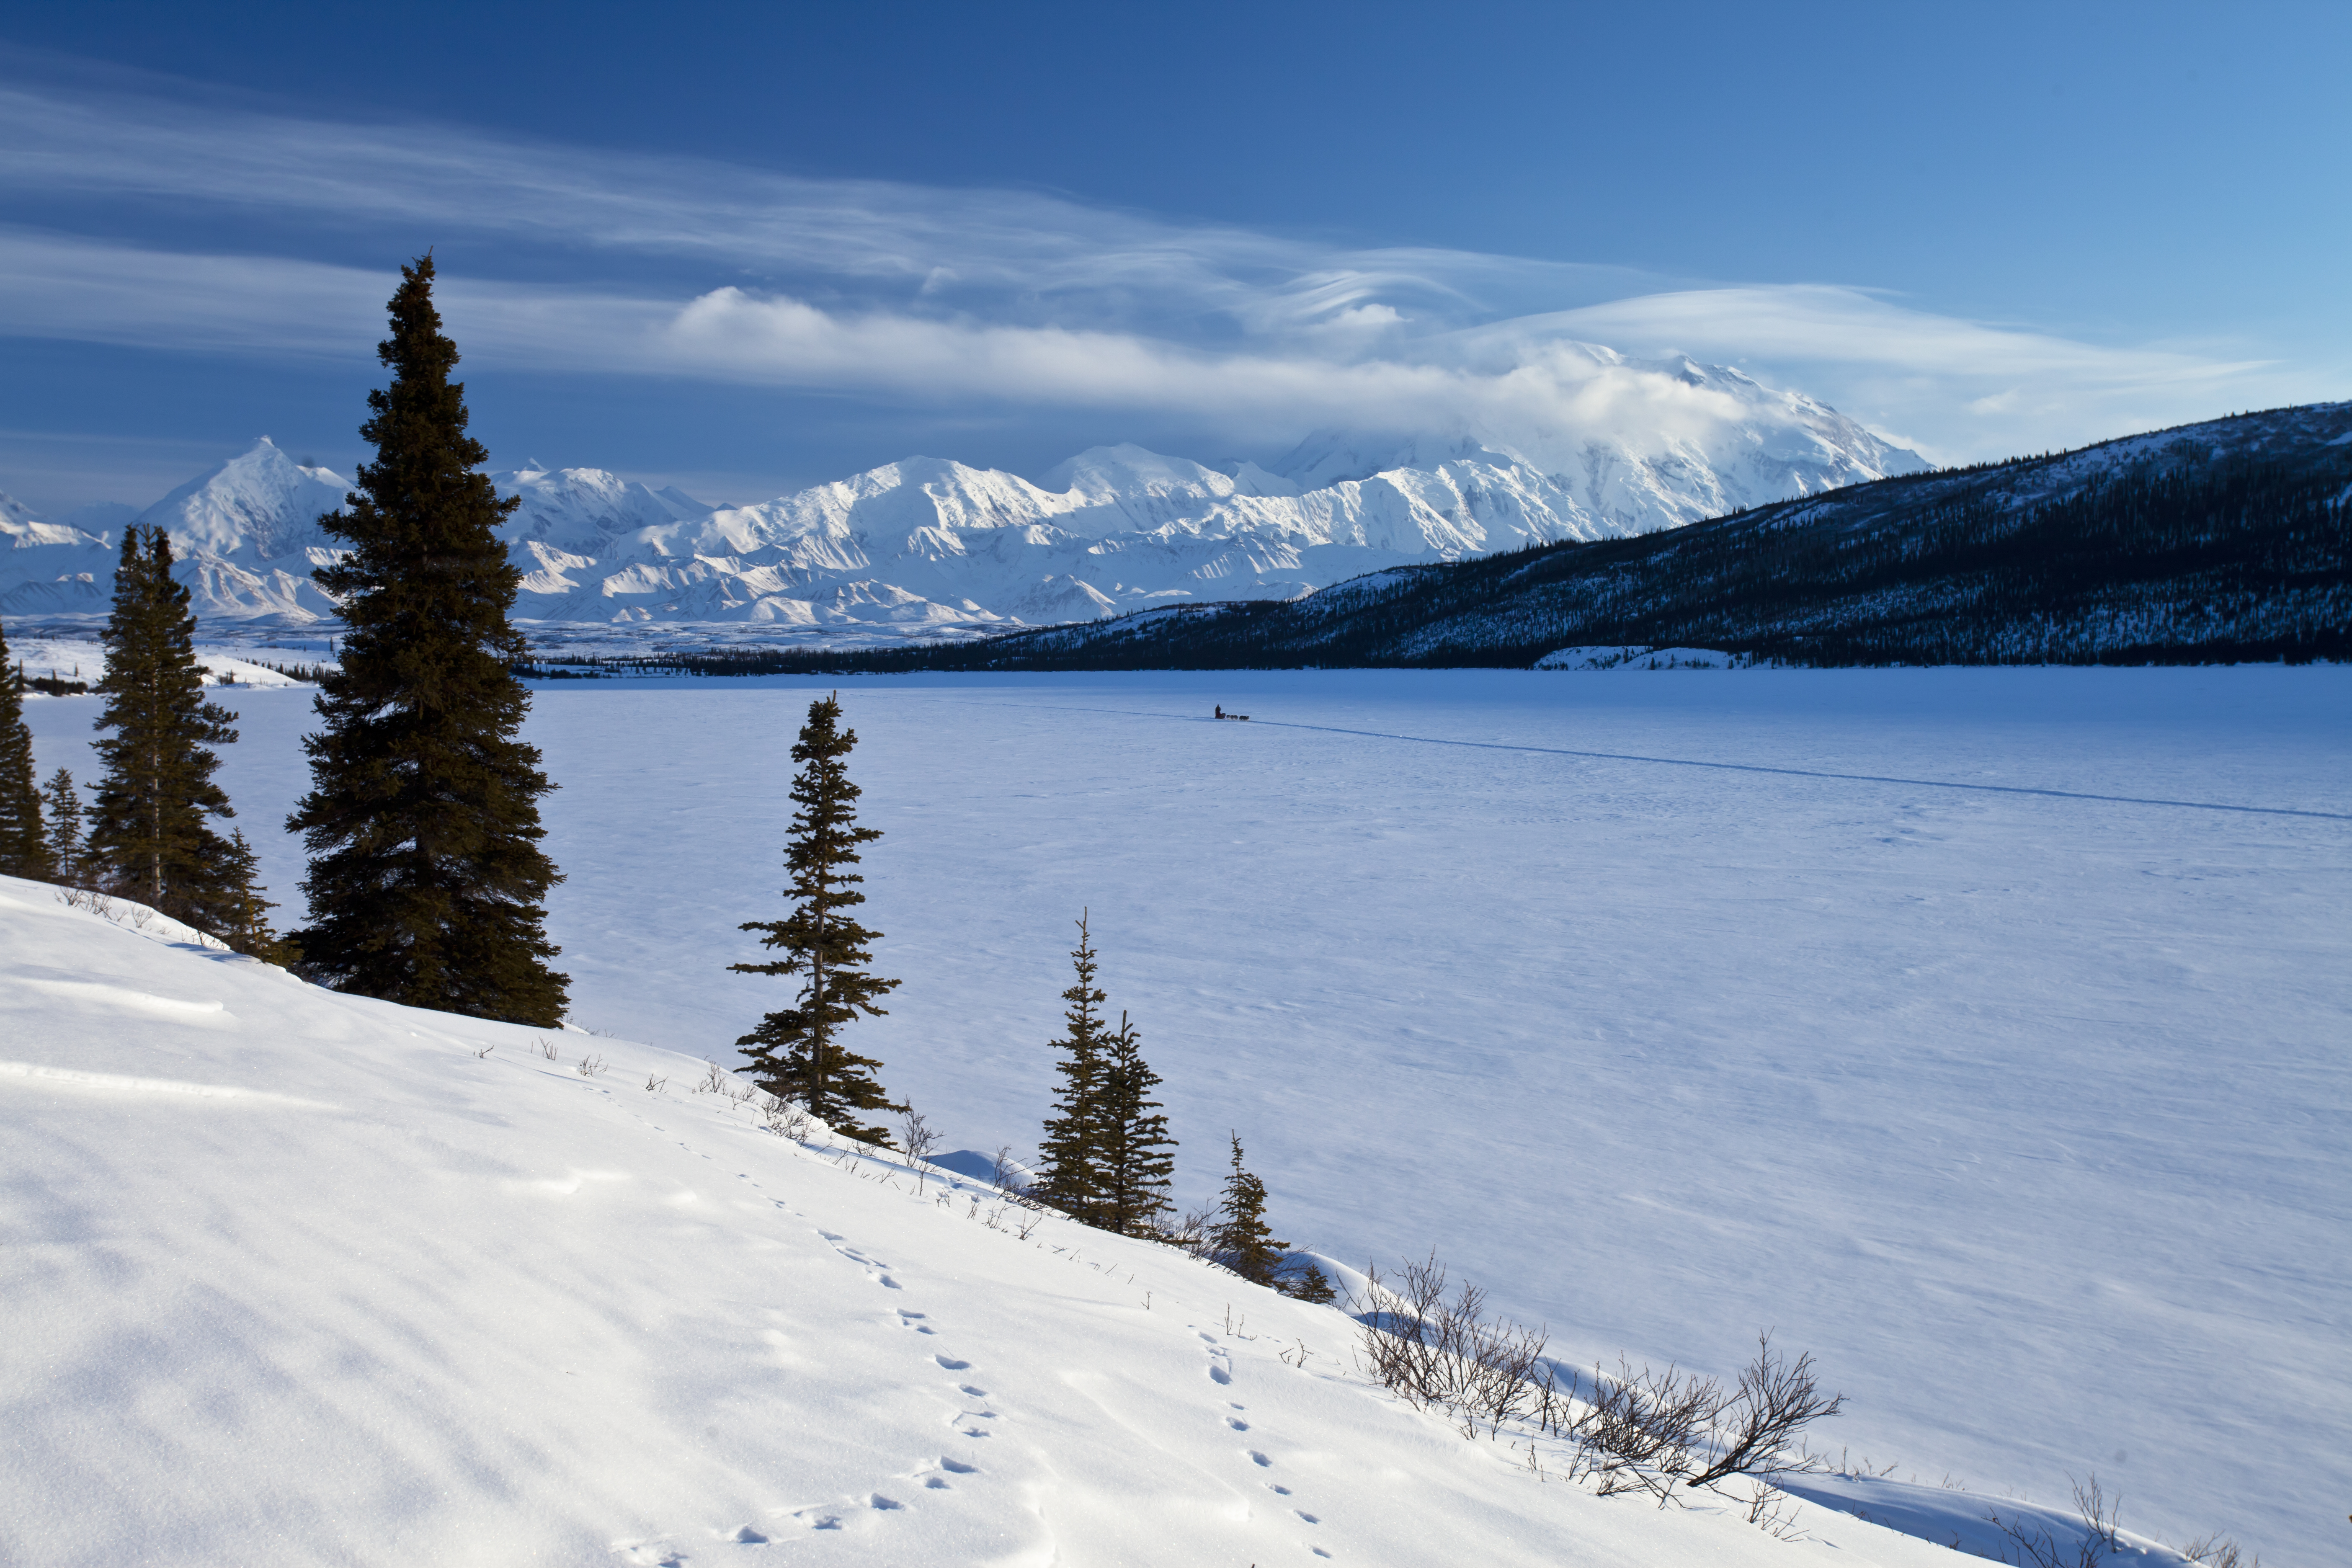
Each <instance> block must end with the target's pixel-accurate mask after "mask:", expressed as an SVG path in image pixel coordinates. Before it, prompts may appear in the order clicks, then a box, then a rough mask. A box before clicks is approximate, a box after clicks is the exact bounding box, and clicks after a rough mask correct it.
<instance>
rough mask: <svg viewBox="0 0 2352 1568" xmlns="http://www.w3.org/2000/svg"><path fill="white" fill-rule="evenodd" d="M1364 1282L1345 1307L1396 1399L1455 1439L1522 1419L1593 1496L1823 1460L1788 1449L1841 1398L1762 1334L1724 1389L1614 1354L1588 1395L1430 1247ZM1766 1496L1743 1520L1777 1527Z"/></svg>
mask: <svg viewBox="0 0 2352 1568" xmlns="http://www.w3.org/2000/svg"><path fill="white" fill-rule="evenodd" d="M1365 1281H1366V1283H1365V1287H1364V1290H1363V1292H1362V1294H1361V1295H1360V1297H1358V1298H1357V1299H1356V1300H1352V1301H1350V1302H1349V1310H1350V1311H1351V1312H1353V1313H1354V1314H1355V1316H1356V1317H1357V1318H1358V1320H1359V1321H1360V1322H1361V1323H1362V1325H1363V1333H1362V1338H1361V1342H1360V1346H1359V1361H1360V1364H1362V1365H1363V1366H1364V1368H1365V1370H1367V1371H1368V1372H1370V1373H1371V1375H1373V1376H1374V1377H1377V1378H1378V1379H1380V1381H1381V1383H1382V1384H1385V1385H1386V1386H1387V1387H1389V1388H1390V1389H1392V1390H1394V1391H1395V1392H1396V1393H1397V1394H1399V1395H1400V1396H1401V1397H1402V1398H1403V1399H1404V1400H1405V1401H1406V1402H1407V1403H1409V1404H1411V1405H1414V1406H1416V1407H1418V1408H1422V1409H1433V1410H1437V1411H1440V1412H1442V1413H1443V1414H1444V1415H1447V1416H1448V1417H1449V1418H1451V1419H1452V1420H1454V1422H1455V1423H1457V1424H1458V1425H1459V1426H1461V1427H1462V1430H1463V1432H1464V1435H1465V1436H1475V1435H1476V1433H1477V1431H1478V1429H1479V1428H1480V1427H1481V1426H1483V1427H1485V1428H1486V1436H1488V1437H1489V1438H1490V1439H1491V1438H1494V1437H1496V1436H1499V1435H1500V1433H1501V1430H1502V1428H1503V1427H1505V1426H1522V1429H1524V1428H1525V1427H1528V1426H1532V1427H1533V1428H1535V1429H1536V1430H1537V1431H1538V1432H1540V1433H1543V1434H1544V1435H1546V1436H1553V1437H1558V1438H1562V1439H1565V1440H1566V1441H1567V1442H1568V1443H1569V1444H1570V1450H1571V1451H1570V1463H1569V1474H1570V1478H1571V1479H1577V1480H1582V1481H1587V1482H1589V1483H1591V1485H1592V1486H1593V1487H1595V1489H1598V1490H1599V1491H1600V1492H1601V1494H1602V1495H1603V1496H1613V1495H1616V1494H1618V1493H1621V1492H1628V1491H1640V1492H1644V1493H1647V1494H1649V1495H1650V1496H1653V1497H1654V1498H1656V1499H1657V1500H1658V1502H1659V1504H1660V1506H1662V1507H1663V1506H1664V1504H1665V1503H1667V1502H1668V1501H1671V1500H1674V1498H1675V1492H1676V1489H1677V1488H1678V1487H1679V1488H1682V1489H1688V1488H1692V1487H1706V1488H1710V1489H1717V1490H1720V1489H1721V1486H1722V1483H1724V1482H1726V1481H1727V1480H1729V1479H1732V1478H1733V1477H1736V1476H1744V1477H1748V1478H1750V1479H1754V1480H1756V1481H1758V1482H1759V1485H1760V1484H1762V1483H1764V1482H1765V1481H1767V1480H1768V1479H1769V1477H1771V1476H1773V1475H1780V1474H1787V1473H1790V1472H1793V1471H1799V1470H1816V1469H1826V1468H1828V1466H1827V1465H1826V1464H1825V1463H1823V1462H1822V1461H1821V1460H1819V1459H1817V1458H1813V1457H1811V1456H1810V1455H1809V1454H1806V1453H1805V1452H1803V1451H1802V1450H1801V1449H1800V1450H1799V1451H1798V1452H1797V1453H1795V1454H1793V1455H1791V1454H1790V1453H1789V1452H1788V1450H1789V1448H1790V1446H1791V1445H1793V1444H1796V1443H1798V1441H1799V1439H1800V1438H1801V1436H1802V1434H1803V1432H1804V1430H1805V1428H1806V1427H1807V1426H1809V1425H1810V1424H1811V1423H1812V1422H1814V1421H1818V1420H1821V1419H1822V1418H1823V1417H1825V1416H1830V1415H1836V1414H1837V1413H1838V1411H1839V1409H1840V1408H1841V1407H1842V1406H1843V1404H1844V1397H1843V1395H1841V1394H1822V1391H1821V1387H1820V1384H1819V1380H1818V1378H1817V1376H1816V1374H1815V1373H1814V1369H1813V1363H1812V1358H1811V1356H1810V1355H1799V1356H1797V1357H1796V1358H1795V1359H1794V1360H1790V1358H1789V1357H1787V1356H1786V1355H1784V1354H1782V1353H1781V1352H1778V1351H1776V1350H1774V1349H1773V1346H1772V1337H1771V1335H1770V1334H1769V1333H1766V1334H1762V1335H1759V1337H1758V1340H1757V1352H1756V1356H1755V1358H1754V1359H1753V1360H1752V1361H1750V1362H1749V1363H1748V1365H1747V1366H1746V1367H1744V1368H1743V1369H1741V1371H1740V1373H1739V1376H1738V1381H1737V1383H1736V1384H1734V1386H1733V1387H1731V1388H1730V1389H1726V1388H1725V1387H1724V1386H1723V1385H1722V1384H1720V1383H1718V1382H1717V1381H1716V1380H1715V1379H1713V1378H1710V1377H1703V1376H1700V1375H1698V1374H1697V1373H1687V1372H1685V1371H1683V1370H1682V1369H1681V1368H1679V1367H1676V1366H1668V1367H1667V1368H1666V1369H1665V1370H1664V1371H1663V1372H1660V1371H1656V1370H1654V1369H1652V1368H1651V1367H1648V1366H1643V1367H1642V1368H1641V1369H1640V1370H1639V1371H1636V1370H1634V1368H1633V1365H1632V1364H1631V1363H1629V1362H1627V1361H1626V1360H1624V1359H1623V1358H1622V1357H1621V1358H1619V1361H1618V1363H1617V1370H1616V1372H1615V1373H1613V1374H1612V1373H1607V1372H1604V1371H1603V1370H1602V1369H1601V1368H1600V1367H1597V1366H1596V1367H1595V1368H1593V1373H1592V1382H1591V1387H1590V1390H1589V1392H1588V1391H1587V1390H1586V1388H1585V1386H1584V1384H1583V1382H1582V1380H1581V1379H1580V1377H1579V1376H1578V1375H1577V1374H1576V1373H1572V1372H1566V1371H1564V1370H1563V1369H1561V1368H1559V1366H1558V1365H1557V1364H1556V1363H1553V1362H1551V1361H1549V1360H1548V1359H1547V1358H1546V1357H1545V1355H1544V1348H1545V1343H1546V1336H1545V1333H1544V1331H1542V1330H1540V1329H1534V1328H1529V1327H1528V1326H1527V1325H1525V1324H1522V1323H1517V1322H1513V1321H1511V1320H1509V1319H1507V1318H1500V1317H1495V1316H1492V1315H1490V1314H1489V1312H1488V1310H1487V1306H1486V1291H1485V1290H1483V1289H1480V1288H1479V1287H1478V1286H1476V1285H1474V1284H1472V1283H1470V1282H1469V1281H1467V1280H1463V1281H1459V1282H1456V1281H1454V1280H1453V1279H1450V1278H1449V1277H1448V1274H1447V1271H1446V1268H1445V1266H1444V1264H1442V1263H1440V1262H1439V1261H1438V1260H1437V1257H1436V1255H1435V1254H1434V1253H1433V1254H1431V1255H1430V1256H1429V1257H1428V1258H1425V1259H1423V1260H1422V1261H1420V1262H1417V1263H1406V1264H1404V1265H1402V1266H1401V1267H1400V1268H1398V1269H1397V1270H1396V1271H1395V1272H1394V1273H1393V1274H1389V1275H1383V1274H1382V1273H1381V1270H1380V1268H1378V1267H1377V1266H1373V1267H1371V1268H1367V1269H1366V1270H1365ZM1530 1456H1531V1457H1530V1463H1531V1464H1534V1463H1535V1460H1534V1458H1533V1457H1532V1449H1531V1450H1530ZM1538 1468H1539V1467H1538ZM1769 1491H1770V1489H1769V1486H1765V1487H1764V1488H1763V1489H1762V1490H1761V1491H1757V1492H1752V1493H1751V1494H1750V1497H1749V1499H1748V1501H1749V1506H1750V1508H1751V1510H1754V1513H1753V1518H1752V1520H1751V1522H1755V1523H1758V1524H1759V1525H1763V1526H1764V1527H1765V1528H1767V1529H1770V1530H1773V1531H1775V1532H1776V1533H1778V1532H1779V1531H1780V1528H1781V1524H1780V1515H1779V1513H1778V1511H1777V1510H1778V1509H1779V1507H1780V1504H1778V1503H1775V1502H1773V1501H1772V1500H1771V1498H1770V1497H1769V1495H1767V1494H1768V1493H1769ZM1768 1515H1769V1518H1770V1520H1771V1521H1772V1522H1770V1523H1769V1524H1768V1523H1767V1522H1766V1520H1767V1516H1768Z"/></svg>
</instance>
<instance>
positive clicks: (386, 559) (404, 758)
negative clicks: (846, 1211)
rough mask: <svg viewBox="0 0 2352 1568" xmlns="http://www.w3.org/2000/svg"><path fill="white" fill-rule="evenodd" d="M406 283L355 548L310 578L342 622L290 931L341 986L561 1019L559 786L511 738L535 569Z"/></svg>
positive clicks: (367, 431) (428, 267) (482, 1012)
mask: <svg viewBox="0 0 2352 1568" xmlns="http://www.w3.org/2000/svg"><path fill="white" fill-rule="evenodd" d="M400 270H401V284H400V288H399V289H397V290H396V291H395V292H394V295H393V297H392V302H391V305H390V310H391V315H392V335H391V336H390V337H388V338H386V339H385V340H384V341H383V342H382V343H381V344H379V345H378V346H377V349H376V356H377V358H378V359H380V360H382V361H383V363H384V364H385V365H387V366H389V367H390V368H391V370H392V382H391V384H390V385H389V386H387V387H384V388H383V389H382V390H379V391H373V392H370V393H369V394H368V407H369V408H370V410H372V411H373V418H371V419H369V420H368V422H367V423H366V424H364V425H362V426H360V434H361V435H362V436H363V437H366V438H367V439H368V440H369V441H370V442H372V443H373V445H374V447H375V453H376V458H375V461H374V462H373V463H368V464H363V465H362V467H361V468H360V471H359V485H358V489H355V490H354V491H353V492H352V494H351V495H350V496H349V497H348V498H346V502H345V506H344V510H341V511H339V512H330V513H328V514H327V515H326V516H325V517H323V518H321V519H320V523H321V524H323V525H324V526H325V527H326V528H327V530H328V531H330V532H331V533H334V534H336V535H337V536H339V537H340V538H341V539H342V540H343V541H344V542H346V543H347V544H348V545H349V547H350V548H349V549H348V551H347V552H345V554H344V555H343V557H342V559H341V560H340V561H339V562H337V563H335V564H334V565H332V566H329V567H324V568H322V569H320V571H319V572H318V573H316V574H315V575H316V577H317V578H318V581H319V584H320V587H322V588H325V589H326V590H327V591H328V592H329V593H331V594H332V595H335V596H336V597H337V598H338V599H340V600H341V613H342V618H343V624H344V627H345V630H344V632H343V635H342V637H341V649H342V660H341V666H340V668H334V669H331V670H328V671H326V672H324V673H323V674H322V676H321V678H320V682H319V685H320V694H319V699H318V711H319V717H320V720H321V721H322V724H321V727H320V730H319V731H318V732H316V733H314V734H312V735H310V737H308V738H307V739H305V740H304V741H303V742H302V748H303V750H304V751H305V752H309V753H310V794H309V795H305V796H303V798H302V799H301V801H300V802H299V803H298V805H296V808H295V811H294V815H293V816H291V817H289V819H288V821H287V828H288V830H289V832H294V833H299V834H301V835H302V837H303V842H304V844H305V845H306V846H307V847H308V848H309V850H310V875H309V876H308V877H306V878H305V879H304V880H303V883H302V889H303V891H304V892H305V893H306V894H307V895H308V896H309V899H310V924H309V925H308V926H307V927H305V928H304V929H303V930H301V931H296V932H294V933H292V934H291V936H290V937H289V941H291V942H294V943H295V945H296V946H298V947H299V948H300V950H301V952H302V963H303V968H304V971H305V973H308V974H310V976H311V977H312V978H314V979H317V980H320V981H323V982H325V983H326V984H331V985H333V986H334V987H336V988H337V989H339V990H342V991H352V992H357V993H359V994H362V995H365V996H381V997H383V998H384V999H386V1000H388V1001H393V1002H401V1003H405V1004H407V1005H410V1006H413V1007H437V1008H440V1009H442V1010H444V1011H446V1012H453V1013H466V1014H470V1015H472V1016H475V1017H478V1018H495V1019H499V1020H503V1021H505V1022H509V1023H517V1024H530V1025H535V1026H540V1027H542V1028H545V1027H552V1026H554V1025H556V1024H557V1023H560V1022H561V1021H562V1017H563V1006H564V997H565V990H566V987H567V985H568V984H569V982H568V979H567V977H566V976H564V975H562V974H560V973H556V972H555V971H554V970H553V969H551V968H550V967H549V963H548V961H549V960H550V959H551V958H553V957H554V956H555V955H556V952H557V951H558V950H557V948H556V947H555V945H554V944H553V943H552V942H549V941H548V940H547V932H546V920H547V911H546V910H545V908H544V907H543V900H545V899H546V897H547V893H548V889H550V888H551V887H553V886H554V885H555V884H556V883H558V882H560V881H562V877H561V876H560V875H558V874H557V872H556V869H555V865H554V862H553V861H551V860H550V859H549V858H548V857H547V855H546V853H545V851H544V850H542V849H541V847H540V840H541V838H543V837H545V836H546V832H545V829H543V828H542V827H541V826H540V820H539V800H540V797H541V795H546V794H547V793H549V792H550V791H551V790H552V789H554V788H555V785H554V784H551V783H550V782H549V780H548V777H547V775H546V773H542V772H541V770H540V754H539V749H538V748H537V747H535V746H530V745H526V744H524V743H523V742H522V741H521V740H520V738H519V736H520V731H521V730H522V722H523V717H524V714H525V713H526V712H527V711H528V710H529V709H530V691H529V690H528V689H526V688H525V687H524V686H523V684H522V682H521V681H520V679H517V677H516V675H515V673H514V667H515V665H516V663H517V662H518V661H520V659H521V658H523V657H524V653H525V648H524V645H523V639H522V637H521V635H520V633H518V632H517V631H516V630H515V628H514V626H513V624H512V622H511V621H510V620H509V614H510V612H511V611H512V610H513V608H514V602H515V593H516V590H517V588H518V586H519V585H520V583H521V574H520V573H518V572H517V571H516V570H515V568H514V565H513V563H511V562H509V560H508V559H507V552H506V546H505V545H504V544H503V543H502V542H500V540H499V534H498V525H499V522H500V521H502V520H503V519H504V518H505V517H506V516H507V515H508V514H509V512H511V511H512V510H514V508H515V507H516V505H517V504H518V502H517V501H516V500H513V499H511V498H510V499H509V500H499V494H498V491H497V490H496V489H494V488H493V487H492V486H491V484H490V481H489V479H488V476H487V475H485V474H482V473H480V472H478V471H477V470H478V469H479V468H480V466H481V465H482V464H483V463H484V462H485V461H487V460H488V456H489V454H488V452H487V451H485V450H484V449H483V447H482V444H481V443H480V442H478V441H477V440H475V439H474V438H473V437H470V436H468V435H467V434H466V425H467V413H466V388H465V384H464V383H462V382H455V381H452V380H450V379H449V373H450V372H451V371H452V370H454V369H455V368H456V367H457V344H455V343H453V342H450V341H449V339H448V338H446V336H444V335H443V334H442V331H441V315H440V312H439V311H438V310H436V309H435V308H434V304H433V258H432V257H431V256H430V255H429V254H428V255H426V256H424V257H421V258H418V259H417V261H416V262H415V265H414V266H406V267H403V268H401V269H400Z"/></svg>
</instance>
